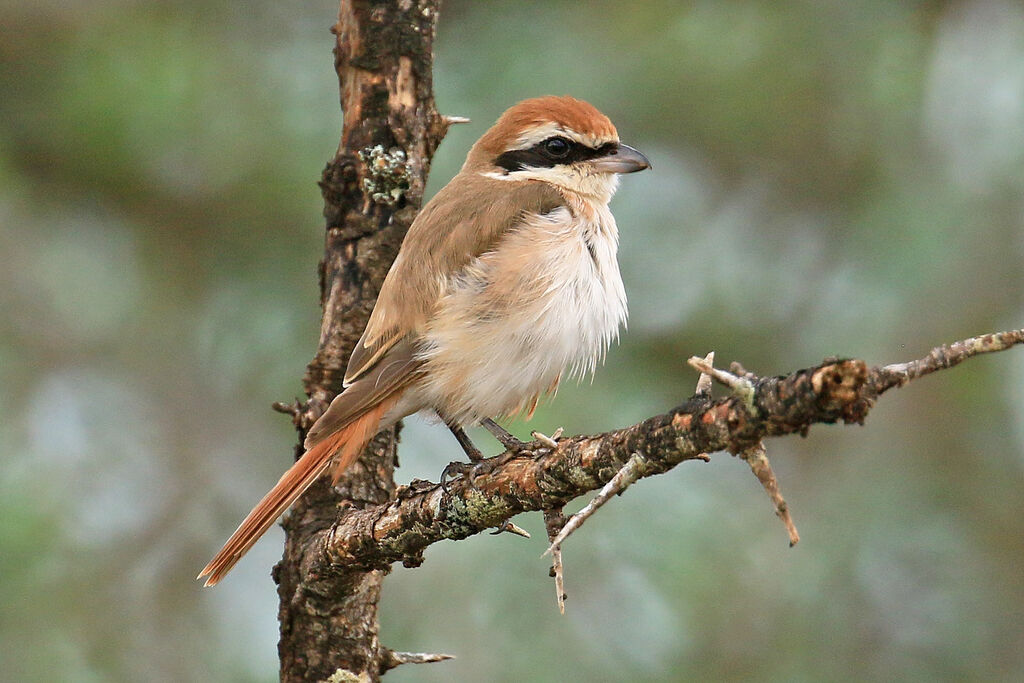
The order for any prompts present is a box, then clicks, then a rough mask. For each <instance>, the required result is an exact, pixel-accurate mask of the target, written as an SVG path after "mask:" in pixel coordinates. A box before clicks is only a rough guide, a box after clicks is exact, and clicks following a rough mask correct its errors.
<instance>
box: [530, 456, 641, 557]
mask: <svg viewBox="0 0 1024 683" xmlns="http://www.w3.org/2000/svg"><path fill="white" fill-rule="evenodd" d="M645 462H646V461H645V460H644V457H643V456H642V455H640V454H639V453H634V454H633V455H631V456H630V457H629V460H627V461H626V464H625V465H623V466H622V469H620V470H619V471H618V472H616V473H615V476H614V477H612V478H611V480H610V481H609V482H608V483H607V484H605V485H604V487H603V488H602V489H601V490H600V491H599V492H598V494H597V495H596V496H594V499H593V500H591V501H590V502H589V503H587V504H586V505H585V506H583V509H582V510H580V511H579V512H577V513H576V514H575V515H573V516H572V517H570V518H569V521H568V522H567V523H566V525H565V526H564V527H562V530H561V531H559V532H558V535H557V536H555V537H554V538H553V539H551V545H550V546H548V549H547V550H545V551H544V553H543V554H542V555H541V557H544V555H551V554H554V552H555V549H556V548H557V547H558V546H560V545H561V544H562V543H564V542H565V539H567V538H569V536H570V535H571V534H572V532H574V531H576V530H577V529H579V528H580V527H581V526H583V522H585V521H587V519H588V518H589V517H590V516H591V515H593V514H594V513H595V512H597V510H598V508H600V507H601V506H602V505H604V504H605V503H607V502H608V501H609V500H611V497H612V496H614V495H616V494H619V493H622V492H623V491H625V490H626V489H627V488H628V487H629V485H630V484H632V483H633V482H634V481H636V480H637V479H638V478H639V477H640V474H641V471H642V469H643V465H644V463H645Z"/></svg>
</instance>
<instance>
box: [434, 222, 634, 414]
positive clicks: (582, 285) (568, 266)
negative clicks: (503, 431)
mask: <svg viewBox="0 0 1024 683" xmlns="http://www.w3.org/2000/svg"><path fill="white" fill-rule="evenodd" d="M591 216H592V219H591V220H586V219H583V218H578V217H574V216H573V214H572V213H570V211H569V210H568V209H567V208H564V207H563V208H560V209H557V210H555V211H553V212H551V213H548V214H544V215H542V216H533V217H531V218H529V219H527V220H526V221H525V222H524V224H523V225H522V226H520V227H518V228H516V229H514V230H512V231H510V232H509V233H508V234H507V235H506V236H505V237H503V238H502V240H501V242H500V243H499V245H498V246H497V247H496V248H495V249H494V250H493V251H490V252H487V253H485V254H483V255H481V256H480V257H479V258H477V259H475V260H474V261H473V262H472V263H471V264H470V265H469V266H468V267H467V268H466V269H465V271H463V272H462V273H461V274H460V275H459V276H458V277H457V278H455V279H454V280H453V281H452V282H451V283H450V286H449V290H448V292H447V293H446V294H445V296H444V297H443V298H442V300H441V302H440V306H439V309H438V311H437V314H436V315H435V316H434V318H433V319H432V321H431V322H430V323H429V324H428V327H427V329H426V330H425V334H424V335H423V337H422V340H423V346H422V350H421V352H420V356H421V358H422V359H423V360H424V368H423V370H424V380H423V383H422V384H421V386H420V387H418V392H417V393H419V392H420V391H421V392H423V393H422V395H421V400H422V401H424V403H425V404H427V405H430V406H434V407H438V408H440V409H441V412H443V413H444V415H445V417H446V418H447V419H449V420H453V421H456V422H460V423H469V422H475V421H478V420H479V419H481V418H484V417H497V416H501V415H506V414H509V413H512V412H515V411H516V410H517V409H518V408H520V407H521V406H522V405H523V404H528V403H529V402H531V400H532V399H534V398H535V397H536V396H537V395H539V394H542V393H544V392H545V391H547V390H548V389H549V388H551V387H552V385H557V382H558V379H559V377H560V376H561V375H562V374H563V373H564V372H566V371H569V372H570V373H572V374H575V375H582V374H585V373H588V372H592V371H593V370H594V369H595V367H596V366H597V364H598V362H599V361H600V360H602V358H603V356H604V353H605V351H606V350H607V348H608V345H609V343H610V342H611V341H612V340H613V339H614V338H616V337H617V335H618V330H619V327H620V326H621V325H622V324H623V323H624V322H625V319H626V295H625V291H624V289H623V287H622V279H621V277H620V276H619V268H618V263H617V262H616V258H615V255H616V250H617V241H618V236H617V232H616V227H615V220H614V218H612V216H611V213H610V212H608V210H607V208H606V207H604V206H600V207H597V208H595V209H594V211H593V212H592V213H591Z"/></svg>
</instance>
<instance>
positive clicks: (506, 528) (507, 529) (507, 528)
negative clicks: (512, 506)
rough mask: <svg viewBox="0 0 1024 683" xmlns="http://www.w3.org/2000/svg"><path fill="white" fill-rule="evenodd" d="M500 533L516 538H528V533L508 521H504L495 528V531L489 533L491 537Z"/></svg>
mask: <svg viewBox="0 0 1024 683" xmlns="http://www.w3.org/2000/svg"><path fill="white" fill-rule="evenodd" d="M501 533H509V534H515V535H516V536H522V537H523V538H530V532H529V531H527V530H526V529H523V528H522V527H518V526H516V525H515V524H513V523H512V520H510V519H506V520H505V521H504V522H502V523H501V525H500V526H498V527H496V528H495V530H494V531H492V532H491V536H497V535H498V534H501Z"/></svg>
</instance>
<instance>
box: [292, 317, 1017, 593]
mask: <svg viewBox="0 0 1024 683" xmlns="http://www.w3.org/2000/svg"><path fill="white" fill-rule="evenodd" d="M1017 344H1024V329H1020V330H1013V331H1009V332H1000V333H996V334H989V335H984V336H982V337H975V338H972V339H967V340H964V341H961V342H956V343H954V344H950V345H948V346H942V347H939V348H936V349H934V350H933V351H932V352H931V353H930V354H929V355H928V356H927V357H926V358H923V359H920V360H916V361H912V362H910V363H900V364H896V365H889V366H885V367H869V366H868V365H867V364H866V363H865V362H864V361H862V360H838V359H828V360H826V361H825V362H823V363H821V364H820V365H816V366H814V367H811V368H807V369H804V370H798V371H796V372H794V373H792V374H790V375H788V376H784V377H766V378H761V377H757V376H755V375H752V374H750V373H746V372H745V371H741V373H740V374H742V377H737V376H736V375H733V374H731V373H721V371H719V373H720V374H722V375H723V376H722V377H718V375H717V374H716V375H715V377H716V379H719V380H720V381H722V382H723V383H727V384H730V385H732V387H733V391H734V392H735V393H734V395H732V396H729V397H726V398H720V399H717V400H712V399H711V398H710V397H709V396H707V395H702V394H697V395H695V396H694V397H692V398H691V399H689V400H688V401H687V402H686V403H684V404H682V405H680V406H679V407H677V408H675V409H673V410H672V411H670V412H668V413H666V414H664V415H657V416H654V417H651V418H648V419H646V420H644V421H643V422H640V423H637V424H635V425H632V426H630V427H626V428H624V429H618V430H614V431H610V432H605V433H604V434H598V435H596V436H575V437H571V438H566V439H562V440H561V441H560V442H559V443H558V446H557V448H553V449H552V448H550V447H548V446H545V445H544V444H542V443H540V442H534V444H533V446H534V448H533V449H532V450H527V451H523V452H520V453H519V454H517V455H516V456H515V457H512V458H511V459H509V457H508V455H507V454H504V455H499V456H496V457H495V458H491V459H489V460H488V461H485V462H493V463H495V464H494V467H493V468H491V469H490V471H485V472H483V473H481V474H478V475H476V477H475V478H474V481H473V483H472V484H470V483H469V482H468V481H465V480H464V479H460V480H456V481H454V482H451V483H449V484H448V486H447V490H445V489H442V488H441V487H440V486H439V485H437V484H433V483H430V482H424V481H414V482H412V484H410V485H409V486H400V487H398V489H397V491H396V497H395V499H394V500H391V501H388V502H386V503H383V504H380V505H375V506H372V507H367V508H364V509H361V510H354V509H353V510H346V511H343V512H342V513H341V514H340V515H339V517H338V519H337V521H336V522H335V523H334V524H333V525H332V526H331V527H330V528H329V529H326V530H325V531H324V532H323V533H322V534H321V535H320V536H319V537H318V538H315V539H312V541H311V542H312V544H313V545H312V547H311V548H310V554H309V556H308V558H307V559H308V561H309V564H308V565H307V569H308V571H309V572H310V575H311V576H316V575H318V574H321V573H330V572H333V571H337V570H338V568H352V567H362V568H365V569H368V570H369V569H382V570H383V569H386V568H387V567H388V566H390V565H391V563H393V562H402V563H403V564H404V565H405V566H417V565H419V564H420V563H421V562H422V561H423V551H424V549H425V548H426V547H427V546H429V545H430V544H432V543H436V542H437V541H441V540H460V539H463V538H466V537H468V536H471V535H473V534H476V533H479V532H481V531H483V530H485V529H489V528H491V527H494V526H497V525H500V524H501V523H502V522H503V521H504V520H507V519H508V518H510V517H512V516H513V515H516V514H519V513H521V512H527V511H540V510H550V509H559V508H560V507H561V506H563V505H564V504H566V503H567V502H569V501H570V500H572V499H573V498H576V497H578V496H580V495H583V494H585V493H587V492H589V491H592V490H595V489H598V488H600V487H602V486H604V485H605V484H606V483H607V482H608V481H610V480H611V479H612V478H613V477H614V476H615V475H616V473H618V472H619V471H620V470H622V468H623V467H624V466H625V464H626V463H627V462H628V461H630V458H631V457H632V456H633V454H635V453H636V454H639V455H640V456H641V457H640V458H639V459H638V460H637V461H636V464H635V468H634V469H635V474H636V476H637V477H638V478H642V477H649V476H652V475H655V474H661V473H664V472H667V471H669V470H670V469H672V468H673V467H675V466H676V465H678V464H680V463H682V462H685V461H687V460H704V459H705V457H706V456H705V455H704V454H705V453H711V452H714V451H729V452H731V453H735V454H740V453H743V452H745V451H747V450H748V449H750V448H753V447H757V445H758V444H759V443H760V442H761V440H762V439H764V438H766V437H773V436H785V435H787V434H805V433H806V432H807V430H808V429H809V428H810V427H811V426H812V425H814V424H832V423H836V422H844V423H855V424H862V423H863V422H864V420H865V418H866V417H867V415H868V412H869V411H870V410H871V408H872V407H873V405H874V404H875V401H876V400H877V399H878V397H879V396H881V395H882V394H883V393H885V392H886V391H888V390H890V389H893V388H896V387H900V386H903V385H904V384H906V383H907V382H909V381H911V380H913V379H916V378H918V377H923V376H924V375H927V374H930V373H932V372H936V371H938V370H942V369H946V368H951V367H953V366H955V365H958V364H960V363H961V362H963V361H964V360H966V359H968V358H970V357H972V356H975V355H978V354H980V353H990V352H994V351H1002V350H1005V349H1008V348H1010V347H1011V346H1014V345H1017Z"/></svg>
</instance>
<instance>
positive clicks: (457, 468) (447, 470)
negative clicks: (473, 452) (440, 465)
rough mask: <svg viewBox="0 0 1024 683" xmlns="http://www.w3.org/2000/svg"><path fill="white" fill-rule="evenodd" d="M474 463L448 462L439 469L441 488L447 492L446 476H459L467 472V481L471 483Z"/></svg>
mask: <svg viewBox="0 0 1024 683" xmlns="http://www.w3.org/2000/svg"><path fill="white" fill-rule="evenodd" d="M474 468H475V463H471V462H450V463H448V464H447V465H445V467H444V469H443V470H441V490H442V491H444V492H445V493H448V477H451V476H455V477H461V476H463V475H466V474H469V475H470V476H469V483H470V484H472V483H473V469H474Z"/></svg>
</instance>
